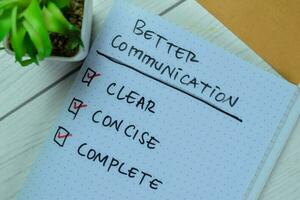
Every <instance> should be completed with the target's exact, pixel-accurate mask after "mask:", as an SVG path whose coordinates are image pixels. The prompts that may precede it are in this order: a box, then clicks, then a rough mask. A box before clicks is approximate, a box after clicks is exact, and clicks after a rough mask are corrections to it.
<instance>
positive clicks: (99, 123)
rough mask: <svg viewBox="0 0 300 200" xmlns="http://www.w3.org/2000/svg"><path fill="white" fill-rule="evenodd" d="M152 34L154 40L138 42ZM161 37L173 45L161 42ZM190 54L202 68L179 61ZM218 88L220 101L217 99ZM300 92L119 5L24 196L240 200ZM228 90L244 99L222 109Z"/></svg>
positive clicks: (33, 199)
mask: <svg viewBox="0 0 300 200" xmlns="http://www.w3.org/2000/svg"><path fill="white" fill-rule="evenodd" d="M138 22H140V24H139V25H140V26H139V27H140V28H139V29H134V28H135V25H137V23H138ZM143 23H144V24H143ZM146 30H151V32H150V31H149V32H148V35H146V36H145V35H142V34H140V35H139V34H137V33H141V31H142V32H145V31H146ZM155 34H156V38H157V34H159V35H160V36H163V37H164V38H165V39H161V43H159V45H156V44H157V40H156V42H155V40H154V35H155ZM118 35H120V36H119V37H118ZM150 35H152V38H151V39H145V37H146V38H150ZM167 42H171V43H172V44H174V46H172V48H174V49H176V48H177V49H178V47H182V49H185V50H188V51H184V50H182V49H181V50H178V52H184V53H178V54H177V57H176V53H175V54H174V51H173V53H171V52H172V51H171V50H170V51H168V48H167V47H170V43H167ZM121 43H123V46H122V47H121V46H120V45H121ZM125 43H126V44H125ZM175 44H176V45H175ZM168 45H169V46H168ZM117 46H119V47H117ZM125 47H126V48H125ZM131 47H134V48H135V49H140V50H143V55H142V53H141V52H140V53H141V55H142V56H144V55H145V54H147V55H151V56H152V57H153V58H155V59H156V61H157V62H158V61H159V63H160V64H161V63H164V64H165V65H169V66H171V67H173V69H174V67H175V68H176V72H178V77H181V78H182V77H184V76H185V75H186V74H188V75H189V76H190V77H187V76H185V79H184V80H185V81H186V80H187V79H188V78H191V77H195V78H196V79H197V84H189V85H184V84H182V83H181V82H180V80H179V79H177V78H175V77H172V78H170V77H168V75H166V74H164V73H161V71H159V70H156V69H155V66H154V65H153V66H152V67H149V66H150V65H149V62H150V61H149V62H148V64H147V63H146V61H145V62H142V56H141V57H140V58H141V59H138V58H137V57H138V55H139V54H138V53H137V52H136V54H135V55H133V56H132V55H131V56H128V55H129V50H128V49H129V48H131ZM120 48H121V49H123V48H124V49H123V50H120ZM187 52H193V55H195V57H194V60H193V59H191V57H190V58H189V59H183V58H181V59H179V58H178V57H183V56H184V55H185V56H186V55H187ZM190 55H191V54H190ZM145 59H149V57H147V58H145ZM159 63H157V64H159ZM157 66H158V65H157ZM179 68H180V69H179ZM182 80H183V79H182ZM208 83H209V85H210V87H211V90H210V92H206V93H205V92H203V90H204V89H203V88H204V84H208ZM216 86H217V87H216ZM207 87H208V86H207ZM213 88H215V89H216V90H217V93H214V95H210V94H211V93H212V90H213ZM218 88H220V89H218ZM206 89H208V88H206ZM296 92H297V89H296V87H295V86H293V85H291V84H289V83H288V82H286V81H284V80H281V79H279V78H277V77H275V76H273V75H270V74H269V73H267V72H264V71H261V70H259V69H256V68H255V67H253V66H251V65H250V64H247V63H245V62H244V61H241V60H239V59H238V58H236V57H235V56H233V55H231V54H229V53H226V52H224V51H223V50H221V49H218V48H217V47H214V46H213V45H211V44H209V43H207V42H206V41H204V40H202V39H199V38H196V37H194V36H192V35H191V34H189V33H187V32H184V31H182V30H180V29H178V28H176V27H175V26H173V25H172V24H169V23H166V22H165V21H163V20H161V19H160V18H159V17H157V16H153V15H151V14H148V13H146V12H145V11H144V10H142V9H139V8H135V7H132V6H130V5H128V4H126V3H124V2H123V1H117V3H115V5H114V7H113V9H112V11H111V13H110V15H109V17H108V18H107V20H106V23H105V25H104V26H103V28H102V32H101V34H99V37H98V38H97V39H96V40H95V42H94V45H93V47H92V49H91V51H90V55H89V56H88V58H87V60H86V62H85V64H84V66H83V67H82V69H81V71H80V73H79V74H78V77H77V79H76V81H75V84H74V86H73V88H72V89H71V91H70V93H69V95H68V96H67V98H66V103H65V105H64V106H63V107H62V111H61V115H60V117H59V119H58V120H57V123H56V125H55V126H54V127H53V129H52V130H51V132H50V134H49V138H48V140H47V142H46V144H45V146H44V148H43V151H42V153H41V154H40V157H39V159H38V161H37V162H36V163H35V165H34V167H33V169H32V173H31V175H30V177H29V179H28V181H27V183H26V184H25V186H24V188H23V190H22V192H21V194H20V198H19V199H20V200H25V199H26V200H27V199H31V200H36V199H38V200H50V199H51V200H52V199H57V200H64V199H72V200H76V199H78V200H82V199H89V200H98V199H105V200H115V199H119V200H125V199H130V200H140V199H144V200H154V199H163V200H168V199H170V200H173V199H180V200H184V199H187V200H190V199H205V200H210V199H212V200H216V199H221V200H234V199H243V196H244V195H245V193H246V192H247V188H248V187H249V185H250V183H251V180H253V177H254V176H255V173H256V171H257V168H258V167H259V164H260V162H261V160H262V158H263V156H264V155H265V152H266V151H267V150H268V148H269V144H270V142H271V141H272V138H273V137H274V134H275V133H276V129H277V128H278V125H279V123H280V121H281V119H282V117H283V116H284V114H285V113H286V112H287V108H288V105H289V103H290V101H291V99H292V98H293V96H294V95H295V93H296ZM220 93H223V95H225V96H226V98H228V97H230V96H232V99H231V100H232V101H233V100H234V99H237V97H238V99H237V101H236V103H234V102H231V104H230V103H229V101H217V100H216V94H220ZM125 95H127V97H126V96H125ZM221 97H222V95H221V94H220V95H219V96H218V98H221ZM218 98H217V99H218ZM147 142H148V143H147Z"/></svg>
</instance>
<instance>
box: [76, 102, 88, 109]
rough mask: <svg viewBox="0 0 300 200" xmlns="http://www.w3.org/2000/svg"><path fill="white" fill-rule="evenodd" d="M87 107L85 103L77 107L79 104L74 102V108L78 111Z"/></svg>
mask: <svg viewBox="0 0 300 200" xmlns="http://www.w3.org/2000/svg"><path fill="white" fill-rule="evenodd" d="M85 107H87V105H86V104H83V103H79V105H77V103H76V102H74V104H73V108H74V109H76V110H77V109H80V108H85Z"/></svg>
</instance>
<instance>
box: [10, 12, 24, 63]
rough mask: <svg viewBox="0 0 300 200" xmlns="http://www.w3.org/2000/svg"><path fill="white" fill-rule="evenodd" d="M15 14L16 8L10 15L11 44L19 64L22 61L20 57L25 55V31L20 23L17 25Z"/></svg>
mask: <svg viewBox="0 0 300 200" xmlns="http://www.w3.org/2000/svg"><path fill="white" fill-rule="evenodd" d="M17 12H18V8H17V7H15V8H14V9H13V10H12V14H11V25H12V26H11V44H12V48H13V50H14V51H15V57H16V61H18V62H20V61H22V57H23V56H24V55H25V47H24V43H23V40H24V37H25V29H24V27H23V26H22V25H21V24H20V23H17Z"/></svg>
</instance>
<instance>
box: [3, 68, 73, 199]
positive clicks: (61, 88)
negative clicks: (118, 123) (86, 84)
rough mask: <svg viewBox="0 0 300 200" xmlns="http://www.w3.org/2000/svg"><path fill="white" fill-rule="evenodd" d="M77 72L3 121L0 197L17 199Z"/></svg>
mask: <svg viewBox="0 0 300 200" xmlns="http://www.w3.org/2000/svg"><path fill="white" fill-rule="evenodd" d="M75 76H76V74H74V75H72V76H70V77H69V78H68V79H66V80H65V81H63V82H62V83H61V84H59V85H57V86H56V87H54V88H53V89H51V90H49V91H48V92H47V93H46V94H44V95H42V96H40V98H37V99H35V100H33V101H32V102H30V103H29V104H27V105H26V106H24V107H22V108H21V109H20V110H19V111H18V112H16V113H13V114H12V115H10V116H9V117H8V118H7V119H5V120H4V121H3V122H1V123H0V138H1V140H0V149H1V151H0V197H1V198H0V199H1V200H8V199H15V198H16V194H17V192H18V191H19V189H20V187H21V186H22V184H23V182H24V179H25V177H26V175H27V173H28V171H29V168H30V166H31V165H32V163H33V161H34V160H35V159H36V157H37V154H38V152H39V150H40V147H41V144H42V142H43V141H44V139H45V137H46V135H47V133H48V132H49V129H50V127H51V125H52V124H53V122H54V120H55V118H56V116H57V114H58V113H59V110H60V107H61V105H62V103H63V100H64V96H65V94H66V93H67V92H68V90H69V89H70V86H71V84H72V82H73V80H74V78H75Z"/></svg>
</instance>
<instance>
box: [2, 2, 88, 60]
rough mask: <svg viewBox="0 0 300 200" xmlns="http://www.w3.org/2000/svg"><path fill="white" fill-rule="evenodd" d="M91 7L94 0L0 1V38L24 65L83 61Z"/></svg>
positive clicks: (7, 49) (85, 52)
mask: <svg viewBox="0 0 300 200" xmlns="http://www.w3.org/2000/svg"><path fill="white" fill-rule="evenodd" d="M92 9H93V6H92V0H1V1H0V41H3V43H4V47H5V49H6V51H7V52H8V53H9V54H13V55H14V56H15V59H16V61H17V62H19V63H20V64H21V65H22V66H27V65H29V64H31V63H36V64H38V63H39V61H42V60H44V59H48V60H58V61H68V62H72V61H73V62H75V61H80V60H83V59H84V58H85V57H86V56H87V54H88V50H89V43H90V35H91V25H92Z"/></svg>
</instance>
